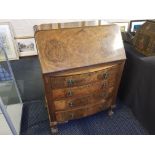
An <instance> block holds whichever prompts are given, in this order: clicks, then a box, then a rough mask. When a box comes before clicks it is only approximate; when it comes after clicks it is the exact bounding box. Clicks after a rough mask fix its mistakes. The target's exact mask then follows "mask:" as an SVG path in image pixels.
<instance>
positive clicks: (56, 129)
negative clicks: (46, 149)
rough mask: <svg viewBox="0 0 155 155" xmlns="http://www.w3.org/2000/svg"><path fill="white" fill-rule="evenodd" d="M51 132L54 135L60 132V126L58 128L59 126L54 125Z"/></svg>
mask: <svg viewBox="0 0 155 155" xmlns="http://www.w3.org/2000/svg"><path fill="white" fill-rule="evenodd" d="M51 133H52V134H53V135H56V134H58V128H57V127H52V128H51Z"/></svg>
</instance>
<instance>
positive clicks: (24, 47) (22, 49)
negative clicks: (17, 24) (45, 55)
mask: <svg viewBox="0 0 155 155" xmlns="http://www.w3.org/2000/svg"><path fill="white" fill-rule="evenodd" d="M16 42H17V46H18V51H19V56H20V57H23V56H33V55H37V54H38V53H37V49H36V44H35V40H34V38H20V39H16Z"/></svg>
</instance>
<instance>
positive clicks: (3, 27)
mask: <svg viewBox="0 0 155 155" xmlns="http://www.w3.org/2000/svg"><path fill="white" fill-rule="evenodd" d="M0 43H1V44H2V45H3V46H4V48H5V49H6V52H7V53H6V54H7V57H8V59H9V60H17V59H19V55H18V52H17V46H16V43H15V40H14V32H13V28H12V25H11V24H10V23H0ZM0 50H2V49H0ZM4 60H6V58H5V55H4V54H3V51H0V61H4Z"/></svg>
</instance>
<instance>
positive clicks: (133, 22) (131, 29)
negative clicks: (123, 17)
mask: <svg viewBox="0 0 155 155" xmlns="http://www.w3.org/2000/svg"><path fill="white" fill-rule="evenodd" d="M146 21H147V20H131V21H130V26H129V32H131V33H136V31H137V30H138V29H139V28H140V27H141V26H142V25H143V24H144V23H145V22H146Z"/></svg>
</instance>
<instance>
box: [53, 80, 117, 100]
mask: <svg viewBox="0 0 155 155" xmlns="http://www.w3.org/2000/svg"><path fill="white" fill-rule="evenodd" d="M115 81H116V78H115V77H113V78H112V79H111V80H108V81H98V82H94V83H90V84H88V85H83V86H79V87H72V88H64V89H53V90H52V94H51V95H52V99H53V100H61V99H65V98H71V97H75V96H76V97H78V96H81V95H88V94H91V93H94V92H101V91H106V90H108V89H109V88H110V87H112V86H114V84H115Z"/></svg>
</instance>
